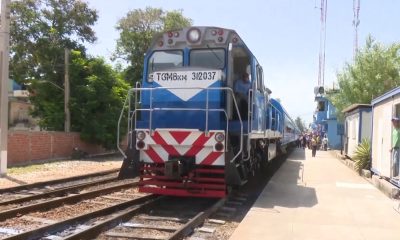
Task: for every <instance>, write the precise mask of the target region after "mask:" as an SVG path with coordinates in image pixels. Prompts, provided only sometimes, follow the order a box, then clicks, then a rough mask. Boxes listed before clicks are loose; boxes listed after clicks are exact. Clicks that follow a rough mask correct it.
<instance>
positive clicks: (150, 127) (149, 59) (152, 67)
mask: <svg viewBox="0 0 400 240" xmlns="http://www.w3.org/2000/svg"><path fill="white" fill-rule="evenodd" d="M144 61H145V62H144V71H143V79H142V81H141V84H137V86H136V87H135V88H132V89H131V90H130V92H129V96H128V98H127V104H126V105H128V104H129V121H128V122H129V124H128V128H129V129H128V130H129V136H128V138H129V144H128V150H127V151H126V153H130V154H127V156H126V158H131V159H135V158H136V161H138V162H139V163H140V164H139V168H140V169H139V175H140V188H139V190H140V191H141V192H148V193H156V194H161V195H175V196H195V197H224V196H225V195H226V193H227V189H228V187H229V186H235V185H242V184H244V183H245V182H246V181H247V179H248V178H249V176H251V175H252V174H254V173H255V172H256V171H257V169H258V168H260V166H261V165H263V164H266V163H267V162H268V161H270V160H272V159H273V158H275V157H276V156H277V154H279V153H280V152H283V151H285V149H286V147H287V146H288V145H290V144H291V143H292V142H294V141H295V140H296V136H297V135H298V134H299V132H298V130H297V128H296V127H295V124H294V123H293V121H292V120H291V119H290V117H289V116H288V114H287V113H286V111H285V110H284V109H283V108H282V106H281V104H280V103H279V102H277V101H276V100H274V99H270V98H269V94H270V91H269V89H268V88H266V87H265V86H264V79H263V69H262V67H261V65H260V64H259V63H258V61H257V59H256V58H255V56H254V55H253V54H252V52H251V51H250V50H249V49H248V48H247V46H246V45H245V43H244V42H243V40H242V39H241V38H240V36H239V35H238V34H237V33H236V32H235V31H234V30H230V29H224V28H218V27H189V28H184V29H181V30H177V31H170V32H166V33H163V34H160V35H157V36H155V37H154V40H153V43H152V44H151V46H150V48H149V50H148V52H147V54H146V57H145V60H144ZM244 73H246V74H248V75H249V76H250V84H251V85H250V89H249V90H248V92H247V94H246V96H245V97H239V96H238V94H237V93H235V91H234V89H235V84H236V81H241V80H240V76H242V75H243V74H244ZM126 107H127V106H125V108H126ZM121 116H122V114H121ZM120 119H121V118H120ZM120 150H121V149H120ZM132 161H133V160H132Z"/></svg>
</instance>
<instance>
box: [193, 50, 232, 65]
mask: <svg viewBox="0 0 400 240" xmlns="http://www.w3.org/2000/svg"><path fill="white" fill-rule="evenodd" d="M190 66H192V67H204V68H212V69H223V68H225V50H224V49H196V50H192V51H190Z"/></svg>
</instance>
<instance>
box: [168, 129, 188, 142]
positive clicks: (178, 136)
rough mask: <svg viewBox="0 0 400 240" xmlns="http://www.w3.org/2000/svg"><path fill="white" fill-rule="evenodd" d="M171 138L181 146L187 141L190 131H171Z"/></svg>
mask: <svg viewBox="0 0 400 240" xmlns="http://www.w3.org/2000/svg"><path fill="white" fill-rule="evenodd" d="M169 133H170V134H171V136H172V137H173V138H174V139H175V140H176V141H177V142H178V143H179V144H181V143H182V142H183V141H185V139H186V138H187V137H188V136H189V135H190V133H192V132H190V131H171V132H169Z"/></svg>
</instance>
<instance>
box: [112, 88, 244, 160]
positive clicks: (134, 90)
mask: <svg viewBox="0 0 400 240" xmlns="http://www.w3.org/2000/svg"><path fill="white" fill-rule="evenodd" d="M170 89H183V90H185V89H186V90H188V89H200V90H205V91H206V101H205V105H206V106H205V108H154V107H153V92H154V91H157V90H170ZM211 90H214V91H225V92H227V93H229V95H230V96H231V97H232V100H233V103H234V105H235V108H234V109H235V111H236V114H237V116H238V120H239V122H240V148H239V151H238V152H237V154H236V155H235V156H234V157H233V158H232V159H231V160H230V162H231V163H233V162H234V161H235V160H236V158H237V157H239V155H240V154H242V152H243V138H244V134H243V122H242V118H241V116H240V112H239V107H238V104H237V101H236V97H235V94H234V92H233V90H232V88H230V87H208V88H203V87H155V88H142V87H140V84H139V85H138V84H136V87H135V88H131V89H129V91H128V95H127V97H126V99H125V103H124V105H123V107H122V110H121V114H120V117H119V120H118V129H117V131H118V133H117V148H118V150H119V151H120V152H121V154H122V155H123V156H124V158H126V155H125V152H124V150H123V149H121V147H120V140H119V139H120V125H121V120H122V117H123V115H124V112H125V107H126V105H127V102H128V108H129V109H128V111H129V114H128V136H127V138H128V143H129V148H132V141H129V138H130V137H131V135H132V133H133V131H134V129H133V126H136V121H137V114H136V112H139V111H148V112H149V113H150V118H149V130H150V133H151V132H152V131H153V129H152V114H153V112H154V111H204V112H205V114H206V121H205V133H206V134H208V130H209V129H208V120H209V119H208V113H209V112H210V111H218V112H224V114H225V119H226V126H227V128H226V129H227V133H226V136H228V135H229V117H228V114H227V113H226V111H225V109H223V108H209V104H208V102H209V91H211ZM142 91H149V92H150V94H149V98H150V101H149V102H150V106H149V108H136V107H137V104H138V103H139V102H138V99H140V98H139V97H138V93H139V94H142ZM133 93H134V94H135V98H134V100H135V102H134V110H133V111H131V108H132V105H131V97H132V94H133ZM249 95H250V94H249ZM250 102H251V101H249V102H248V104H249V105H250ZM251 117H252V116H250V118H248V119H251ZM133 120H134V122H133ZM248 131H249V129H248ZM247 144H249V143H247ZM247 149H249V146H247ZM248 155H249V154H248Z"/></svg>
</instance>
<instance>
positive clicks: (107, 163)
mask: <svg viewBox="0 0 400 240" xmlns="http://www.w3.org/2000/svg"><path fill="white" fill-rule="evenodd" d="M122 159H123V157H122V156H119V155H114V156H104V157H96V158H93V159H85V160H55V161H51V162H48V163H41V164H31V165H27V166H23V167H12V168H9V169H8V171H7V175H6V176H4V177H0V188H6V187H12V186H18V185H21V184H27V183H34V182H41V181H48V180H53V179H59V178H67V177H73V176H78V175H83V174H89V173H95V172H100V171H106V170H111V169H119V168H120V167H121V164H122Z"/></svg>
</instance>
